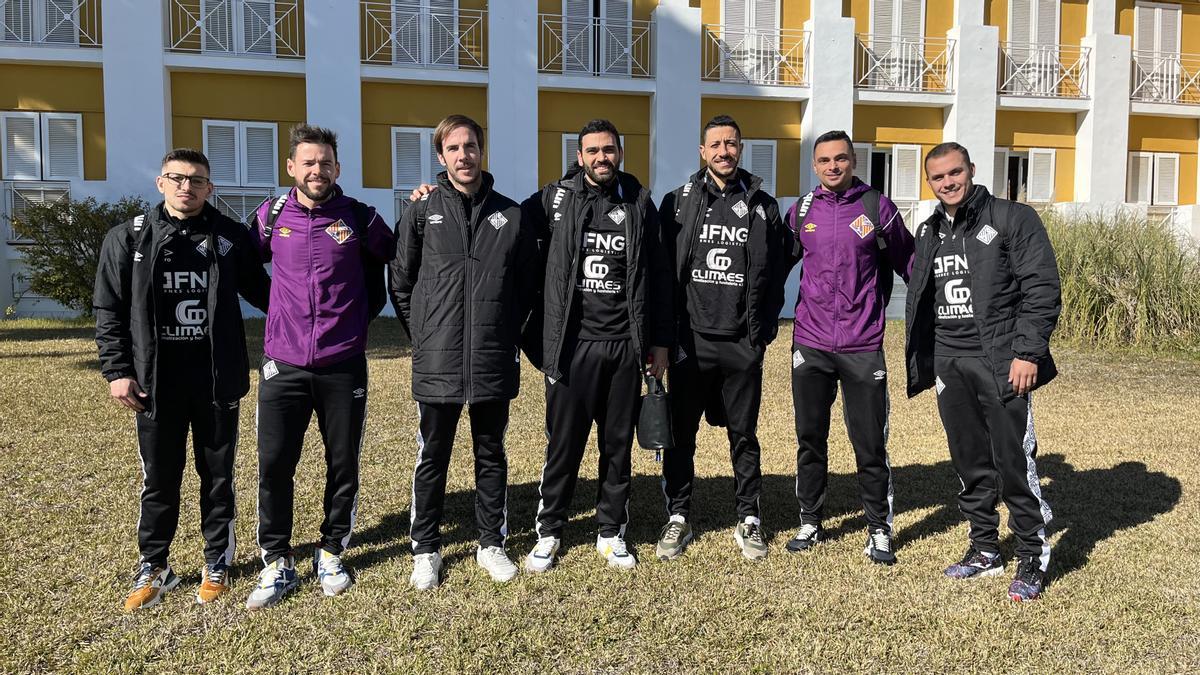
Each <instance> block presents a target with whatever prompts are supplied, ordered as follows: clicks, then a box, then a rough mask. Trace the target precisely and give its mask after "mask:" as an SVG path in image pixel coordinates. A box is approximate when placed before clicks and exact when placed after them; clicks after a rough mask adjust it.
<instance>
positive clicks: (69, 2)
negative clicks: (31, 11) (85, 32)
mask: <svg viewBox="0 0 1200 675" xmlns="http://www.w3.org/2000/svg"><path fill="white" fill-rule="evenodd" d="M7 4H10V5H11V4H13V0H8V3H7ZM18 4H19V3H18ZM37 4H38V3H36V2H35V3H34V5H35V7H36V6H37ZM80 4H82V3H80ZM75 5H76V0H42V4H41V7H40V8H39V9H40V11H41V12H43V18H44V20H45V22H46V23H45V26H46V27H45V31H46V35H45V36H44V39H45V41H46V42H48V43H51V44H66V45H77V44H79V25H78V24H77V23H76V20H75V11H76V10H75ZM81 9H82V7H81ZM35 11H38V10H35Z"/></svg>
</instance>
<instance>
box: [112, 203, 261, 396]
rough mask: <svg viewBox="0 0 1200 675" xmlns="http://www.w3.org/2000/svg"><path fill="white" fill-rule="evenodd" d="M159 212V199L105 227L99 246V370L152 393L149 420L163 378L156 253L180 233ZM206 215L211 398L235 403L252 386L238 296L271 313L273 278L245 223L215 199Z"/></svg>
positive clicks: (204, 215)
mask: <svg viewBox="0 0 1200 675" xmlns="http://www.w3.org/2000/svg"><path fill="white" fill-rule="evenodd" d="M162 209H163V205H162V203H159V205H158V206H156V207H155V208H152V209H150V211H148V212H147V213H146V214H144V215H141V216H138V217H136V218H134V219H133V220H130V221H128V222H125V223H121V224H120V225H117V226H116V227H114V228H113V229H111V230H109V231H108V234H107V235H105V237H104V243H103V244H102V245H101V247H100V260H99V264H98V265H97V267H96V288H95V290H94V291H93V295H92V309H93V311H94V312H95V315H96V346H97V347H98V348H99V350H100V372H101V373H102V374H103V375H104V379H106V380H108V381H109V382H112V381H113V380H117V379H120V378H123V377H132V378H134V379H136V380H137V383H138V386H139V387H141V389H142V391H144V392H146V394H147V395H148V397H149V398H148V400H149V402H150V405H149V406H148V410H147V413H146V414H147V415H149V416H150V417H151V418H154V416H155V413H156V411H157V405H155V403H156V396H157V394H158V391H159V383H160V378H159V376H160V375H161V373H160V372H159V370H158V338H157V335H158V332H157V326H156V325H155V324H156V319H155V300H154V297H155V294H154V281H155V279H156V278H157V276H158V265H159V251H160V250H161V249H162V247H163V245H164V244H166V243H167V242H169V241H170V240H171V239H172V238H173V237H176V236H178V234H177V231H176V229H175V226H174V225H173V224H172V223H171V222H170V221H169V220H167V219H165V218H163V217H162ZM201 217H202V218H204V219H205V221H206V223H207V225H208V242H207V244H208V245H207V250H208V256H209V268H208V308H207V309H208V317H209V322H210V323H209V333H208V334H209V344H210V346H211V351H212V374H213V377H212V383H213V391H212V400H213V403H214V404H222V403H232V402H234V401H237V400H239V399H240V398H242V397H243V396H245V395H246V392H248V391H250V375H249V371H250V366H249V360H248V358H247V356H246V332H245V326H244V324H243V323H242V308H241V303H240V302H238V294H239V293H241V295H242V297H244V298H245V299H246V301H247V302H249V303H250V304H251V305H253V306H254V307H257V308H258V309H259V310H261V311H263V312H266V311H267V301H268V299H269V298H270V295H271V278H270V276H268V275H267V272H266V270H265V269H263V263H262V260H261V259H260V257H259V255H258V249H257V247H256V246H255V242H254V241H253V236H252V234H251V233H250V231H249V230H248V229H247V228H246V226H245V225H242V224H241V223H238V222H235V221H233V220H231V219H229V218H227V217H226V216H225V215H224V214H222V213H221V212H220V211H218V210H217V209H216V207H214V206H212V205H211V204H205V205H204V210H203V211H202V212H201ZM176 386H185V385H183V384H177V385H176Z"/></svg>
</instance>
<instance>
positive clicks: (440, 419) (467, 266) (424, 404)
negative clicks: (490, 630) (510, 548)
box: [390, 115, 540, 590]
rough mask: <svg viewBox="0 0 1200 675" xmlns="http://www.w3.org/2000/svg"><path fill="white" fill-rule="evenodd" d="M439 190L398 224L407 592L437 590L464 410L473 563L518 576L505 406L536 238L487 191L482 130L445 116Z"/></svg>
mask: <svg viewBox="0 0 1200 675" xmlns="http://www.w3.org/2000/svg"><path fill="white" fill-rule="evenodd" d="M433 146H434V148H435V149H436V150H437V155H438V161H439V162H440V163H441V164H442V166H444V167H446V170H445V171H444V172H442V173H440V174H439V175H438V186H439V187H440V188H441V189H440V190H435V191H432V192H429V191H424V196H423V197H422V198H421V201H419V202H417V203H416V204H413V205H412V206H410V207H409V208H407V209H406V210H405V212H404V215H403V217H401V219H400V221H399V222H398V223H397V224H396V257H395V260H394V261H393V262H392V265H391V284H390V287H391V297H392V303H393V304H394V305H395V307H396V316H398V317H399V318H400V321H401V323H402V325H403V326H404V329H405V331H407V332H408V335H409V337H410V338H411V340H412V346H413V358H412V394H413V398H414V399H415V400H416V401H417V411H418V415H419V418H420V429H419V430H418V432H417V461H416V466H415V468H414V470H413V494H412V505H411V520H412V551H413V571H412V576H411V579H410V583H411V584H412V586H413V587H414V588H416V589H417V590H429V589H432V588H435V587H436V586H438V584H439V583H440V582H441V570H442V555H441V541H442V540H441V533H440V532H439V530H440V527H441V522H442V511H443V505H444V502H445V496H446V475H447V471H448V470H449V468H450V451H451V449H452V448H453V446H454V434H455V431H456V430H457V428H458V420H459V417H460V416H461V415H462V410H463V406H464V405H467V406H469V414H470V418H471V436H472V440H473V449H474V454H475V523H476V526H477V528H478V531H479V547H478V550H477V551H476V553H475V561H476V563H478V565H479V566H480V567H482V568H483V569H484V570H486V571H487V572H488V574H489V575H490V576H491V578H492V579H493V580H494V581H498V582H502V583H503V582H506V581H509V580H511V579H512V578H513V577H514V576H516V574H517V566H516V565H515V564H513V562H512V560H510V559H509V557H508V554H507V553H505V551H504V539H505V537H506V536H507V534H508V522H507V513H508V506H507V488H508V459H507V457H506V455H505V449H504V434H505V431H506V430H507V429H508V408H509V401H511V400H512V399H513V398H515V397H516V395H517V390H518V388H519V386H520V380H521V358H520V350H519V346H518V343H519V340H520V335H521V326H522V325H523V324H524V323H525V319H526V317H527V316H528V314H529V309H530V307H531V306H532V304H533V299H534V298H535V297H536V296H537V283H538V279H539V272H540V268H539V267H538V265H537V262H538V261H537V239H536V232H534V231H532V229H531V228H530V227H529V225H528V224H527V223H526V222H525V221H524V220H523V219H522V218H521V208H520V205H518V204H517V203H516V202H514V201H513V200H511V199H509V198H508V197H505V196H504V195H502V194H500V193H499V192H496V191H495V190H493V189H492V185H493V183H494V181H493V179H492V175H491V174H490V173H488V172H486V171H484V170H483V168H482V163H483V146H484V137H483V129H482V128H481V127H480V126H479V124H478V123H477V122H475V121H474V120H472V119H471V118H469V117H464V116H463V115H450V116H449V117H447V118H446V119H444V120H442V122H441V123H440V124H438V126H437V129H436V130H434V133H433Z"/></svg>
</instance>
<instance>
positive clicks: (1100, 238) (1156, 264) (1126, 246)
mask: <svg viewBox="0 0 1200 675" xmlns="http://www.w3.org/2000/svg"><path fill="white" fill-rule="evenodd" d="M1046 229H1047V230H1048V232H1049V234H1050V239H1051V241H1052V242H1053V244H1054V250H1055V253H1056V254H1057V256H1058V268H1059V272H1060V274H1061V275H1062V294H1063V312H1062V317H1061V319H1060V320H1059V324H1058V330H1057V332H1056V335H1057V337H1058V338H1059V339H1062V340H1066V341H1070V342H1073V343H1077V344H1082V345H1092V346H1098V347H1106V348H1135V349H1164V348H1166V349H1173V350H1184V351H1192V352H1195V351H1200V249H1198V248H1197V246H1196V243H1195V242H1194V241H1192V240H1190V239H1187V238H1185V237H1184V236H1183V235H1181V234H1179V233H1178V232H1177V231H1175V230H1174V229H1173V228H1172V227H1171V225H1170V224H1169V223H1164V222H1162V221H1161V220H1160V219H1154V218H1146V217H1144V216H1143V217H1135V216H1133V215H1132V214H1129V213H1118V214H1116V215H1113V214H1105V215H1092V216H1077V217H1065V216H1061V215H1048V216H1047V218H1046Z"/></svg>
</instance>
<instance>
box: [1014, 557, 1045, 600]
mask: <svg viewBox="0 0 1200 675" xmlns="http://www.w3.org/2000/svg"><path fill="white" fill-rule="evenodd" d="M1045 584H1046V575H1045V573H1044V572H1042V568H1041V567H1040V566H1039V565H1038V562H1037V560H1036V559H1034V558H1020V559H1018V560H1017V575H1016V576H1015V577H1013V581H1012V583H1011V584H1009V586H1008V597H1009V599H1010V600H1013V601H1014V602H1029V601H1030V600H1037V599H1038V596H1040V595H1041V594H1042V587H1043V586H1045Z"/></svg>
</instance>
